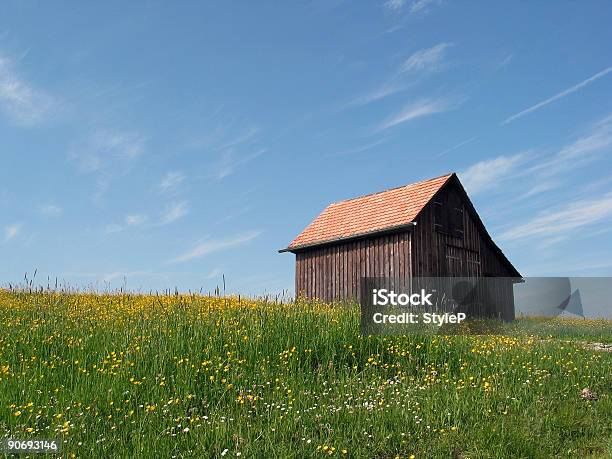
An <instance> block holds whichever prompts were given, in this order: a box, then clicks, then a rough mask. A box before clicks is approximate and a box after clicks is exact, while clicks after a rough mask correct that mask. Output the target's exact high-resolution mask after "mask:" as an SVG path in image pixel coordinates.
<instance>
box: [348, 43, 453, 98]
mask: <svg viewBox="0 0 612 459" xmlns="http://www.w3.org/2000/svg"><path fill="white" fill-rule="evenodd" d="M450 46H452V43H439V44H437V45H435V46H432V47H431V48H427V49H421V50H419V51H416V52H415V53H414V54H412V55H411V56H410V57H409V58H408V59H406V61H404V63H403V64H402V65H401V66H400V68H399V69H398V70H397V71H396V72H395V73H394V74H393V75H392V76H391V77H390V78H389V79H388V80H387V81H385V82H384V83H383V84H382V85H381V86H379V87H378V88H376V89H374V90H373V91H370V92H368V93H366V94H363V95H360V96H358V97H355V98H354V99H353V100H351V101H349V102H348V103H347V104H345V105H343V106H342V107H341V109H346V108H350V107H355V106H361V105H367V104H369V103H372V102H376V101H378V100H381V99H384V98H386V97H389V96H391V95H393V94H397V93H398V92H401V91H405V90H406V89H408V88H409V87H410V86H412V85H414V84H415V83H416V82H417V81H418V78H417V77H422V76H424V75H427V74H431V73H434V72H438V71H440V70H442V69H444V68H445V67H446V64H445V62H444V58H445V54H446V50H447V49H448V48H449V47H450ZM409 80H410V81H409Z"/></svg>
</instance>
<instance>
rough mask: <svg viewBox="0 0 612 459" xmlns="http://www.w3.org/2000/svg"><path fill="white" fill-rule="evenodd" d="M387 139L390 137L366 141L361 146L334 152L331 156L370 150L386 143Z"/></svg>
mask: <svg viewBox="0 0 612 459" xmlns="http://www.w3.org/2000/svg"><path fill="white" fill-rule="evenodd" d="M387 140H389V139H388V138H382V139H378V140H376V141H374V142H370V143H366V144H365V145H361V146H359V147H355V148H350V149H348V150H343V151H341V152H338V153H335V154H332V155H330V156H348V155H355V154H357V153H362V152H364V151H368V150H371V149H372V148H375V147H377V146H379V145H382V144H383V143H385V142H386V141H387Z"/></svg>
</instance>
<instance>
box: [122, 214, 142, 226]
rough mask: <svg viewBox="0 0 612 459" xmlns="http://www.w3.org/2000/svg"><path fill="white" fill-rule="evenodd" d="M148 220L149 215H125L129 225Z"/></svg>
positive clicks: (126, 222) (139, 223) (140, 223)
mask: <svg viewBox="0 0 612 459" xmlns="http://www.w3.org/2000/svg"><path fill="white" fill-rule="evenodd" d="M146 221H147V216H146V215H142V214H130V215H126V217H125V224H126V225H127V226H139V225H142V224H143V223H145V222H146Z"/></svg>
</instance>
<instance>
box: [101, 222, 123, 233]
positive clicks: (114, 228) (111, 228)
mask: <svg viewBox="0 0 612 459" xmlns="http://www.w3.org/2000/svg"><path fill="white" fill-rule="evenodd" d="M119 231H123V226H121V225H119V224H118V223H111V224H110V225H106V228H104V232H105V233H107V234H112V233H118V232H119Z"/></svg>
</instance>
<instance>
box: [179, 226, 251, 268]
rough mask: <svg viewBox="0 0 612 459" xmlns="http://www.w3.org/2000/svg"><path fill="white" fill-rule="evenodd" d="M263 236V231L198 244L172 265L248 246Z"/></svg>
mask: <svg viewBox="0 0 612 459" xmlns="http://www.w3.org/2000/svg"><path fill="white" fill-rule="evenodd" d="M260 234H261V231H248V232H246V233H243V234H239V235H236V236H234V237H231V238H227V239H212V240H205V241H203V242H200V243H198V244H197V245H196V246H195V247H194V248H193V249H191V250H189V251H188V252H185V253H184V254H182V255H179V256H178V257H176V258H175V259H173V260H172V261H171V262H172V263H180V262H184V261H189V260H192V259H194V258H199V257H203V256H204V255H208V254H210V253H213V252H220V251H224V250H229V249H233V248H234V247H237V246H240V245H244V244H247V243H248V242H250V241H252V240H253V239H255V238H256V237H257V236H259V235H260Z"/></svg>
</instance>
